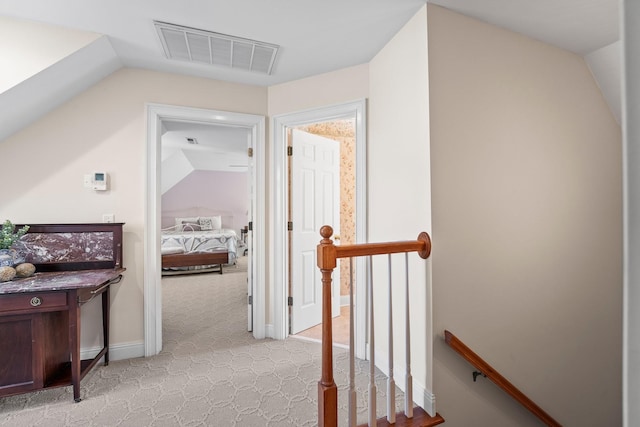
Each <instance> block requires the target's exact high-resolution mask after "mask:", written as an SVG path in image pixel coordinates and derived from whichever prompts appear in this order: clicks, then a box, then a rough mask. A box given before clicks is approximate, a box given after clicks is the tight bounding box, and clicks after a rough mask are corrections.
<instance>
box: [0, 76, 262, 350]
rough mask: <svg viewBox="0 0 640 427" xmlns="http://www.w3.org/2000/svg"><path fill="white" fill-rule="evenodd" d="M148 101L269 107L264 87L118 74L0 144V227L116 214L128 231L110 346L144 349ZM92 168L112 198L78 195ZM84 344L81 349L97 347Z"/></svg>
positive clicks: (90, 327)
mask: <svg viewBox="0 0 640 427" xmlns="http://www.w3.org/2000/svg"><path fill="white" fill-rule="evenodd" d="M146 103H160V104H170V105H185V106H191V107H199V108H211V109H218V110H225V111H234V112H243V113H250V114H259V115H266V106H267V103H266V88H261V87H255V86H246V85H238V84H232V83H224V82H219V81H213V80H209V79H200V78H190V77H183V76H177V75H173V74H164V73H155V72H149V71H142V70H137V69H123V70H120V71H118V72H116V73H114V74H112V75H111V76H109V77H108V78H106V79H104V80H102V81H101V82H100V83H99V84H97V85H95V86H93V87H92V88H90V89H89V90H87V91H85V92H83V93H82V94H81V95H79V96H77V97H75V98H73V99H72V100H71V101H69V102H67V103H65V104H63V105H62V106H61V107H59V108H57V109H56V110H54V111H53V112H51V113H50V114H48V115H46V116H45V117H44V118H42V119H41V120H38V121H37V122H35V123H34V124H32V125H31V126H29V127H28V128H26V129H24V130H22V131H20V132H18V133H16V134H14V135H13V136H12V137H10V138H8V139H6V140H4V141H2V143H0V159H2V177H13V178H12V179H11V180H10V187H5V188H9V189H10V191H3V195H2V203H1V207H0V218H2V220H4V218H5V217H7V218H9V219H11V220H12V221H13V222H15V223H26V224H29V223H42V222H44V223H57V222H62V223H68V222H101V221H102V214H103V213H114V214H115V218H116V221H118V222H125V223H126V224H125V226H124V239H125V242H124V266H125V267H126V268H127V271H126V273H125V275H124V276H125V279H124V280H123V282H122V283H121V284H119V285H116V286H115V287H114V291H113V293H112V316H111V325H112V334H111V342H112V345H114V346H119V345H126V344H128V343H142V341H143V274H144V272H143V242H144V235H143V233H144V218H145V205H144V200H145V191H146V190H145V185H146V183H145V180H146V172H145V161H146V151H145V150H146V137H147V136H146V108H145V104H146ZM6 159H11V160H10V161H7V160H6ZM94 170H104V171H106V172H108V173H109V174H110V179H111V189H110V191H108V192H105V193H97V192H94V191H92V190H89V189H85V188H83V175H84V174H85V173H89V172H92V171H94ZM87 308H88V310H85V312H84V313H83V315H84V317H85V322H84V323H83V328H84V329H83V332H84V333H83V337H85V336H86V337H91V336H94V334H95V331H96V330H97V329H95V328H96V327H97V324H96V322H93V321H92V320H93V319H92V318H91V317H92V316H94V315H95V314H96V313H93V312H92V311H95V310H97V309H98V307H93V306H92V307H87ZM87 319H88V320H87ZM87 340H88V339H87ZM87 340H85V339H83V343H82V346H83V348H85V347H91V346H92V344H94V343H92V342H91V341H87Z"/></svg>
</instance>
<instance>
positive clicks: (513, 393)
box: [444, 331, 562, 427]
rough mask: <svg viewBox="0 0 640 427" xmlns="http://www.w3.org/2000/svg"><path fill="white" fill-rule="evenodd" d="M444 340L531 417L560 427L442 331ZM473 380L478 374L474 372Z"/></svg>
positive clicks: (463, 346) (486, 364)
mask: <svg viewBox="0 0 640 427" xmlns="http://www.w3.org/2000/svg"><path fill="white" fill-rule="evenodd" d="M444 339H445V341H446V343H447V344H448V345H449V346H450V347H451V348H452V349H454V350H455V351H456V352H457V353H459V354H460V355H461V356H462V357H463V358H464V359H465V360H466V361H467V362H469V363H470V364H471V365H473V366H474V367H475V368H476V369H478V370H479V371H480V374H482V375H484V376H486V377H487V378H489V379H490V380H491V381H493V382H494V383H495V384H496V385H497V386H498V387H500V388H501V389H502V390H504V391H505V392H506V393H507V394H509V395H510V396H511V397H513V398H514V399H515V400H516V401H517V402H518V403H520V404H521V405H522V406H524V407H525V408H527V409H528V410H529V411H531V413H533V415H535V416H536V417H538V418H539V419H540V420H541V421H542V422H543V423H545V424H546V425H548V426H551V427H562V426H561V424H560V423H559V422H557V421H556V420H554V419H553V418H552V417H551V415H549V414H547V413H546V412H545V411H544V410H543V409H542V408H541V407H539V406H538V405H536V404H535V402H533V401H532V400H531V399H529V398H528V397H527V396H526V395H525V394H524V393H523V392H521V391H520V390H519V389H518V388H516V386H514V385H513V384H511V383H510V382H509V381H508V380H507V379H506V378H505V377H503V376H502V375H500V374H499V373H498V372H497V371H496V370H495V369H493V368H492V367H491V365H489V364H488V363H487V362H485V361H484V360H483V359H482V358H481V357H480V356H478V355H477V354H476V353H474V352H473V350H471V349H470V348H469V347H467V346H466V345H465V343H463V342H462V341H460V340H459V339H458V338H457V337H456V336H455V335H453V334H452V333H451V332H449V331H444ZM473 374H474V380H475V377H476V376H477V375H478V373H476V372H474V373H473Z"/></svg>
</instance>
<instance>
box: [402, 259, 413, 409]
mask: <svg viewBox="0 0 640 427" xmlns="http://www.w3.org/2000/svg"><path fill="white" fill-rule="evenodd" d="M404 268H405V277H406V286H405V292H406V297H405V300H406V307H405V313H406V317H405V323H406V326H405V329H406V330H405V334H406V337H405V340H406V349H405V352H406V355H407V375H406V376H405V387H404V390H405V396H404V413H405V415H406V416H407V418H413V378H412V377H411V328H410V326H409V325H410V323H411V322H410V320H409V301H410V300H409V254H408V253H406V252H405V254H404Z"/></svg>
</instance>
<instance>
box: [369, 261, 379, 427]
mask: <svg viewBox="0 0 640 427" xmlns="http://www.w3.org/2000/svg"><path fill="white" fill-rule="evenodd" d="M368 280H369V298H368V300H369V301H368V302H369V304H368V305H369V306H368V307H367V308H368V309H369V426H376V425H377V420H376V394H377V391H376V381H375V356H374V352H375V332H374V329H373V259H372V258H371V256H369V278H368Z"/></svg>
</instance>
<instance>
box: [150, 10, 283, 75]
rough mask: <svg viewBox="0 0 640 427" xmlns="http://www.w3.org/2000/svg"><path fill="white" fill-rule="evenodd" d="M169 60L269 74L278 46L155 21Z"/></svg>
mask: <svg viewBox="0 0 640 427" xmlns="http://www.w3.org/2000/svg"><path fill="white" fill-rule="evenodd" d="M154 25H155V26H156V30H157V31H158V36H159V37H160V42H161V43H162V47H163V49H164V54H165V56H166V57H167V58H169V59H175V60H179V61H190V62H198V63H204V64H211V65H217V66H223V67H231V68H237V69H242V70H247V71H253V72H257V73H264V74H271V72H272V70H273V64H274V62H275V59H276V54H277V53H278V48H279V46H277V45H274V44H269V43H264V42H259V41H255V40H248V39H243V38H239V37H235V36H230V35H227V34H220V33H213V32H211V31H205V30H198V29H195V28H189V27H183V26H180V25H175V24H169V23H166V22H159V21H154Z"/></svg>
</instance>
